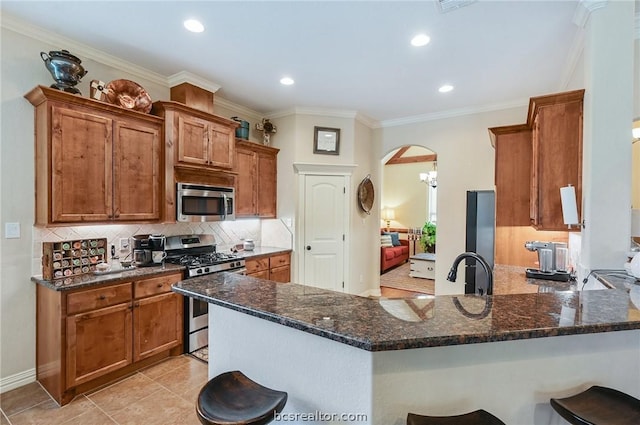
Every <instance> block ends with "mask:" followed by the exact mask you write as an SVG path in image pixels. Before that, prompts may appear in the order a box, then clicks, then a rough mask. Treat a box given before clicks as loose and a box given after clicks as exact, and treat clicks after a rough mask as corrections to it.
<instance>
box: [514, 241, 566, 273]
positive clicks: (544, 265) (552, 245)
mask: <svg viewBox="0 0 640 425" xmlns="http://www.w3.org/2000/svg"><path fill="white" fill-rule="evenodd" d="M524 247H525V248H526V249H528V250H529V251H534V252H537V253H538V265H539V266H540V267H539V268H537V269H527V270H526V275H527V277H529V278H533V279H545V280H556V281H561V282H567V281H568V280H569V279H570V278H571V273H569V270H568V255H569V254H568V249H567V244H566V243H564V242H541V241H527V242H525V243H524Z"/></svg>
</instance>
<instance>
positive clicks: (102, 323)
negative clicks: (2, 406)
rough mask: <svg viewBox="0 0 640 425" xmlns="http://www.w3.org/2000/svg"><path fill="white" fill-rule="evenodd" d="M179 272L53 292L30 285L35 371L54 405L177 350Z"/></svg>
mask: <svg viewBox="0 0 640 425" xmlns="http://www.w3.org/2000/svg"><path fill="white" fill-rule="evenodd" d="M180 280H182V273H181V272H178V273H170V274H166V275H162V276H158V277H153V278H148V279H139V280H132V281H126V282H121V283H118V284H112V285H108V284H105V285H99V286H97V287H96V286H91V287H90V288H84V289H78V290H73V291H55V290H52V289H49V288H47V287H45V286H42V285H38V286H37V292H36V294H37V301H36V304H37V319H36V327H37V335H36V338H37V344H36V375H37V379H38V381H39V382H40V383H41V384H42V385H43V387H44V388H45V389H46V390H47V391H48V392H49V394H51V396H52V397H53V398H54V399H55V400H56V401H57V402H58V403H59V404H60V405H64V404H66V403H68V402H69V401H71V400H72V399H73V397H75V396H76V395H77V394H79V393H81V392H84V391H88V390H90V389H92V388H95V387H97V386H100V385H103V384H105V383H107V382H109V381H111V380H113V379H116V378H118V377H120V376H123V375H125V374H128V373H131V372H133V371H135V370H137V369H139V368H141V367H144V366H147V365H148V364H151V363H153V362H156V361H158V360H160V359H162V358H164V357H167V356H169V355H178V354H181V353H182V338H183V336H182V335H183V334H182V323H183V315H182V313H183V312H182V309H183V301H182V296H181V295H179V294H176V293H173V292H171V284H172V283H175V282H178V281H180Z"/></svg>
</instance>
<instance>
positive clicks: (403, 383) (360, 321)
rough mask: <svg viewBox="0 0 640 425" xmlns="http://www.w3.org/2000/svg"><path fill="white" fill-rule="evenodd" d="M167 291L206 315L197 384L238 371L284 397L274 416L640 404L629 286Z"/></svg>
mask: <svg viewBox="0 0 640 425" xmlns="http://www.w3.org/2000/svg"><path fill="white" fill-rule="evenodd" d="M613 286H616V285H613ZM173 290H174V291H175V292H178V293H180V294H182V295H185V296H191V297H195V298H198V299H201V300H204V301H207V302H209V303H210V312H209V340H210V347H209V356H210V357H209V359H210V362H209V375H210V376H215V375H217V374H219V373H221V372H224V371H229V370H241V371H243V372H244V373H245V374H246V375H247V376H249V377H251V378H252V379H255V380H256V381H258V382H260V383H261V384H263V385H266V386H268V387H271V388H275V389H279V390H283V391H287V392H288V393H289V401H288V403H287V406H286V407H285V410H284V412H285V413H299V414H311V413H313V412H323V413H328V414H337V415H341V414H346V415H352V416H351V419H352V420H350V421H342V422H340V421H339V420H338V421H335V422H329V423H336V424H337V423H344V422H352V423H364V424H375V425H400V424H404V423H405V418H406V414H407V413H408V412H414V413H421V414H431V415H453V414H459V413H464V412H468V411H471V410H475V409H479V408H483V409H486V410H488V411H490V412H492V413H494V414H495V415H496V416H498V417H500V418H501V419H502V420H503V421H504V422H505V423H508V424H534V423H535V424H543V423H544V424H548V423H559V421H558V417H557V416H555V413H554V412H553V410H552V409H551V408H550V406H549V398H550V397H559V396H566V395H570V394H573V393H576V392H578V391H580V390H583V389H586V388H587V387H588V386H590V385H593V384H600V385H605V386H610V387H614V388H617V389H620V390H621V391H624V392H627V393H629V394H631V395H633V396H635V397H638V396H640V310H639V306H638V305H636V304H634V303H633V302H632V299H633V300H636V299H637V298H638V297H637V294H636V292H638V291H640V286H638V285H635V284H634V285H632V287H631V288H630V289H629V288H627V289H625V288H623V289H607V290H594V291H555V292H553V291H550V292H541V293H531V294H518V295H494V296H489V297H478V296H475V295H460V296H436V297H433V296H427V297H424V298H410V299H374V298H364V297H359V296H355V295H348V294H343V293H337V292H332V291H327V290H322V289H318V288H312V287H307V286H303V285H297V284H280V283H275V282H271V281H268V280H262V279H255V278H251V277H247V276H239V275H233V274H228V273H220V274H217V275H214V276H206V277H201V278H195V279H190V280H188V281H182V282H178V283H176V284H174V285H173ZM354 415H364V416H360V417H358V419H355V418H356V417H355V416H354ZM305 423H309V422H305ZM318 423H320V422H318ZM322 423H325V424H326V423H327V422H322Z"/></svg>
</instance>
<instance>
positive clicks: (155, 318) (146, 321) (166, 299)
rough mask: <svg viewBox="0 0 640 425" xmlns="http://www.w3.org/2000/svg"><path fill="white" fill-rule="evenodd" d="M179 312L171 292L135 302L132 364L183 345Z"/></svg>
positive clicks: (178, 301) (179, 299)
mask: <svg viewBox="0 0 640 425" xmlns="http://www.w3.org/2000/svg"><path fill="white" fill-rule="evenodd" d="M182 308H183V306H182V296H180V295H178V294H175V293H172V292H170V293H168V294H161V295H154V296H152V297H149V298H143V299H140V300H135V301H134V317H133V324H134V331H133V338H134V342H133V360H134V361H138V360H142V359H144V358H147V357H150V356H153V355H154V354H156V353H159V352H161V351H165V350H168V349H170V348H173V347H177V346H179V345H181V344H182V331H183V329H182V322H183V317H182Z"/></svg>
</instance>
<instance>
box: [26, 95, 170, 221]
mask: <svg viewBox="0 0 640 425" xmlns="http://www.w3.org/2000/svg"><path fill="white" fill-rule="evenodd" d="M25 97H26V98H27V99H28V100H29V101H30V102H31V104H32V105H34V106H35V139H36V224H42V225H47V224H67V223H79V222H111V221H145V222H153V221H158V220H160V218H161V217H160V203H161V200H160V193H161V192H160V187H161V186H162V182H163V176H162V172H161V170H162V162H161V161H162V135H161V129H162V120H161V119H159V118H157V117H154V116H150V115H147V114H142V113H139V112H135V111H130V110H126V109H123V108H120V107H116V106H113V105H109V104H107V103H104V102H99V101H96V100H93V99H89V98H84V97H81V96H78V95H73V94H69V93H66V92H62V91H59V90H55V89H51V88H47V87H43V86H38V87H36V88H34V89H33V90H31V91H30V92H29V93H27V94H26V95H25Z"/></svg>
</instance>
